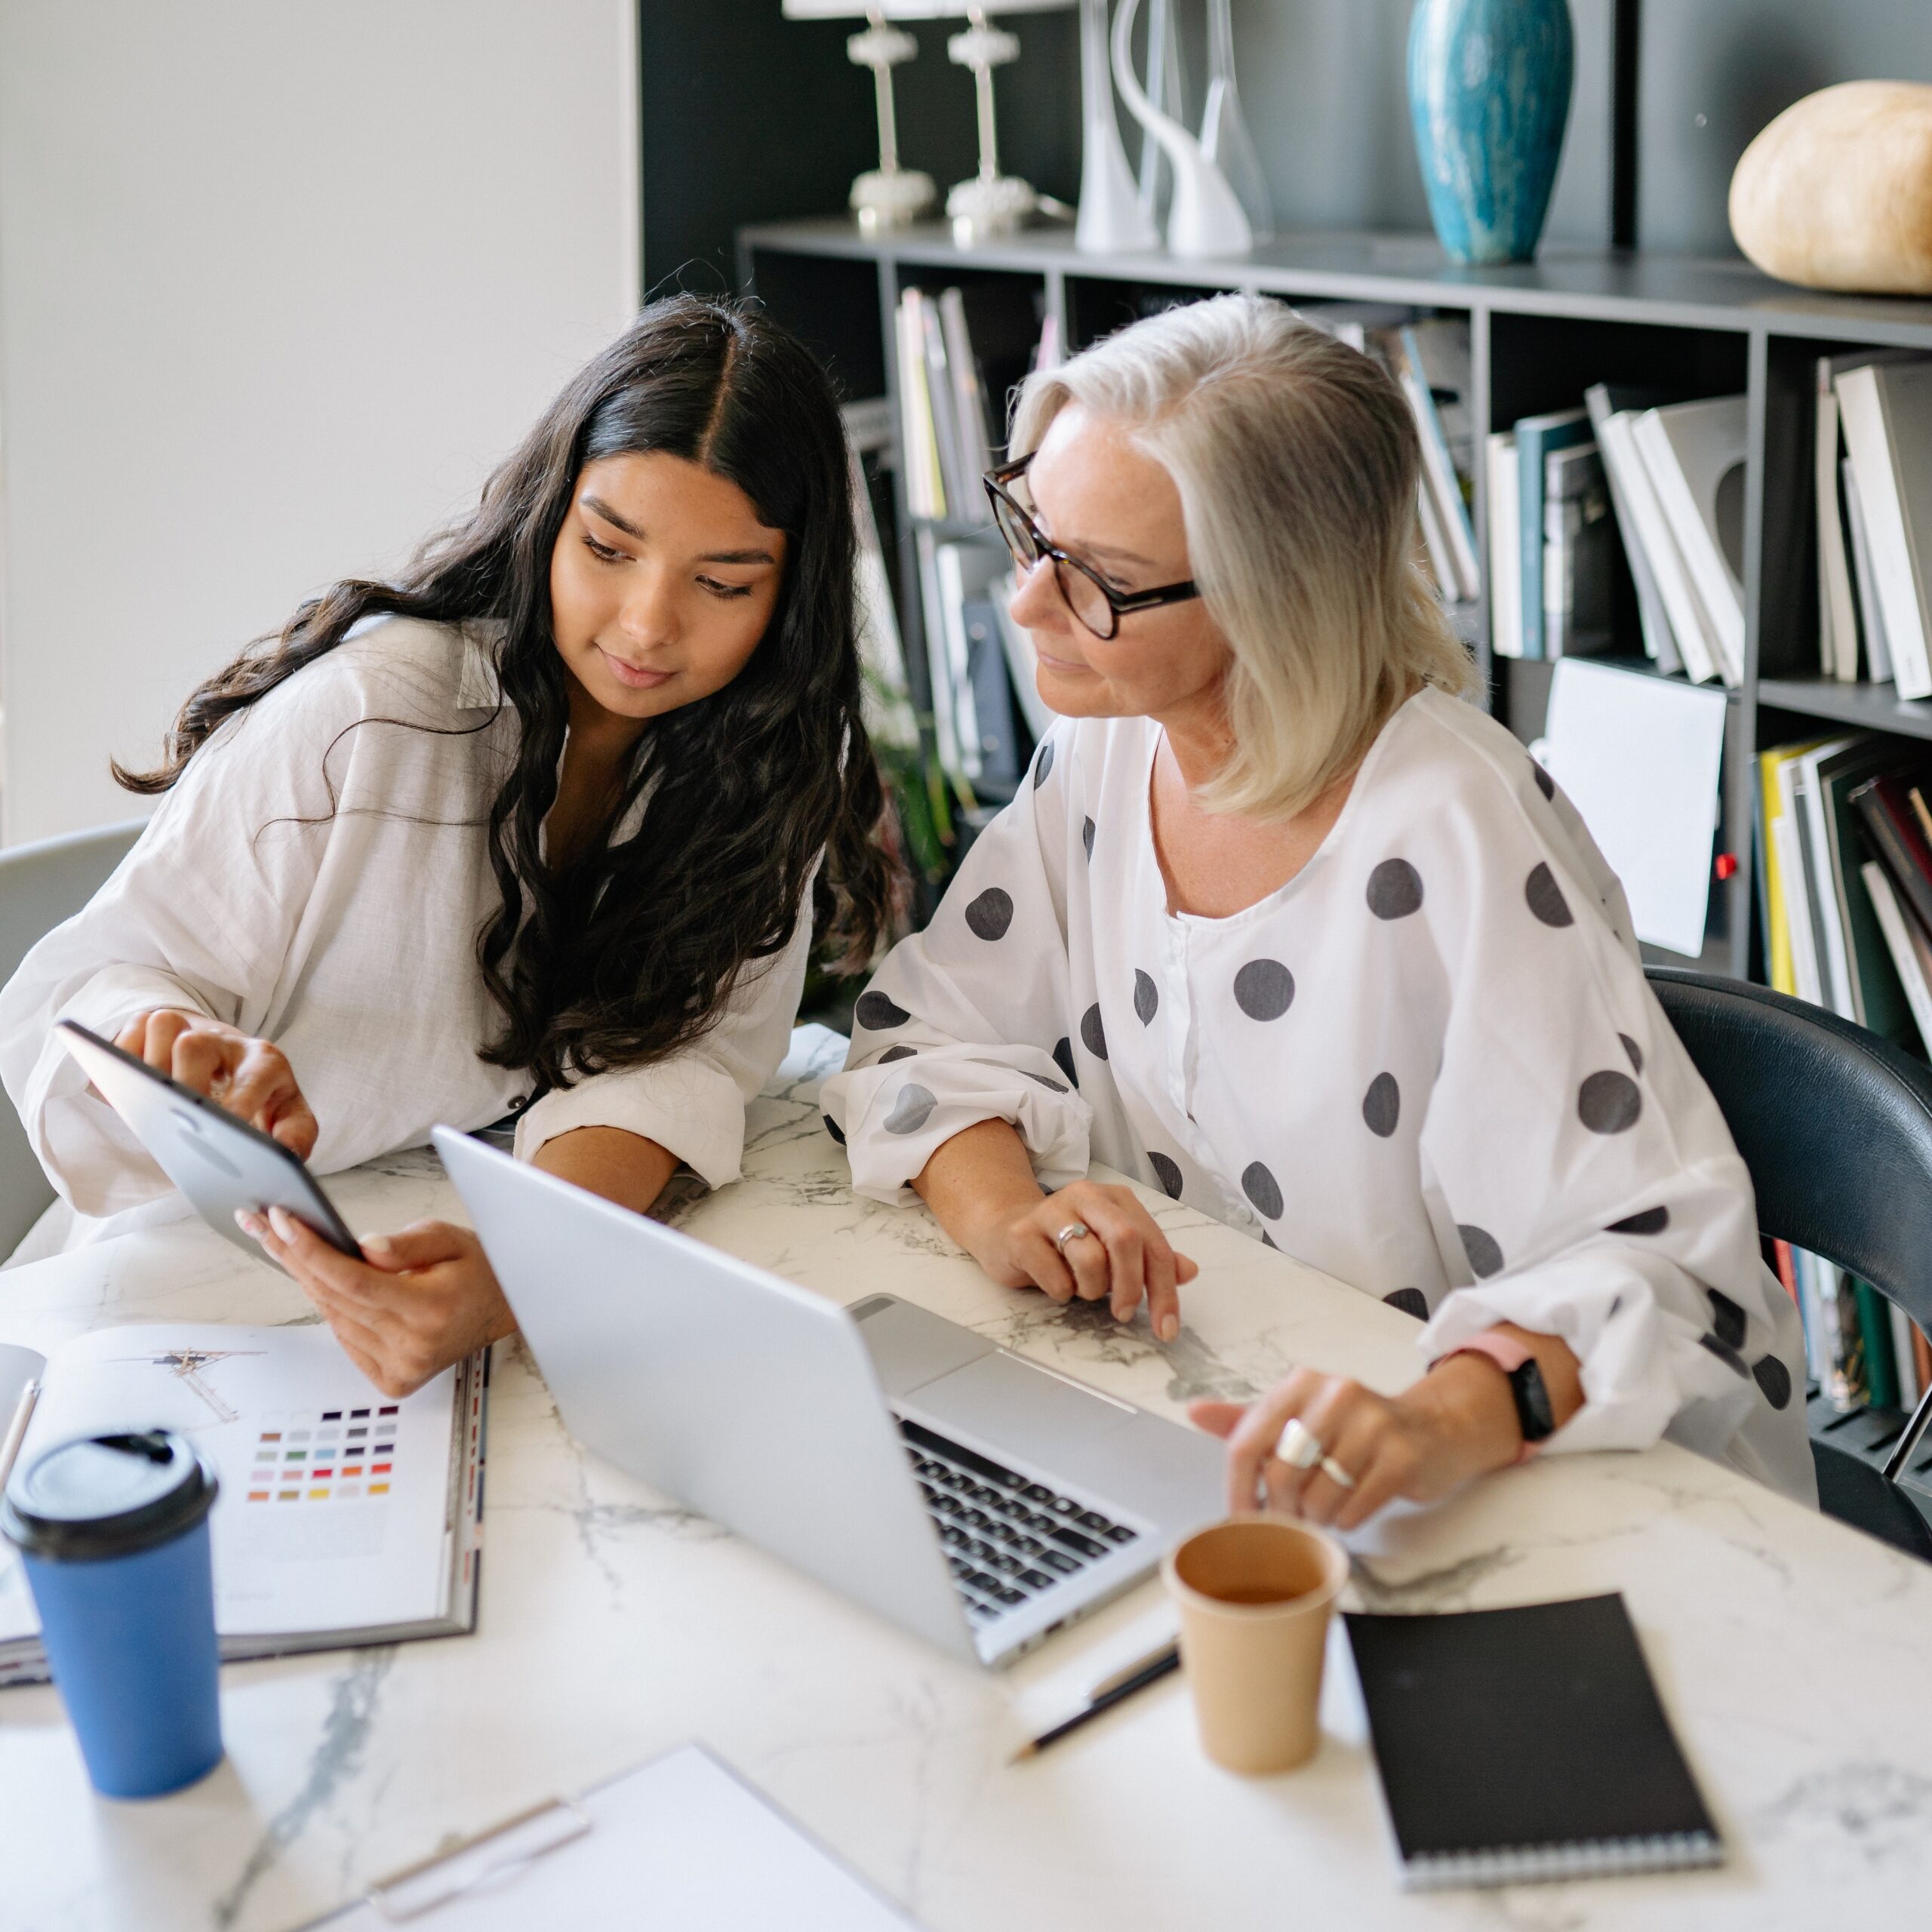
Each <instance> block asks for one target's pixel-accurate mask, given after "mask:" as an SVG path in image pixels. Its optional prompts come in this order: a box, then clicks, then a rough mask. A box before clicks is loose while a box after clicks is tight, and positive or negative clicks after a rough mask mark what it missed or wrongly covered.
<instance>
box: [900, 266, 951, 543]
mask: <svg viewBox="0 0 1932 1932" xmlns="http://www.w3.org/2000/svg"><path fill="white" fill-rule="evenodd" d="M925 302H926V298H925V296H924V293H923V291H921V290H919V289H916V288H909V289H907V290H906V291H905V293H904V294H903V295H901V296H900V298H899V307H898V309H897V311H896V312H895V318H894V320H895V329H894V335H895V340H896V346H897V351H898V362H899V408H900V460H901V462H902V463H903V466H904V469H905V481H906V508H907V509H909V511H910V512H912V515H914V516H917V517H927V518H940V517H943V516H944V515H946V479H945V478H944V476H943V474H942V473H941V472H940V457H939V441H938V431H937V428H936V427H935V426H934V420H933V397H932V392H931V385H930V383H929V381H928V371H927V361H926V321H925Z"/></svg>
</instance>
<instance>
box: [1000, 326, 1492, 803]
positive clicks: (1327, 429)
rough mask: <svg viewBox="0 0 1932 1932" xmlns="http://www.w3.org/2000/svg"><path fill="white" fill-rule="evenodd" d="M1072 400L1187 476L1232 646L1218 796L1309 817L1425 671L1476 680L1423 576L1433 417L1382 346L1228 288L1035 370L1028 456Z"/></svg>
mask: <svg viewBox="0 0 1932 1932" xmlns="http://www.w3.org/2000/svg"><path fill="white" fill-rule="evenodd" d="M1070 404H1078V405H1079V406H1080V407H1081V408H1083V409H1084V410H1086V411H1088V412H1089V413H1090V414H1092V415H1094V416H1098V417H1106V418H1107V419H1109V420H1111V421H1113V422H1115V423H1121V424H1124V425H1126V426H1129V427H1130V428H1131V430H1132V432H1133V437H1134V442H1135V444H1136V445H1137V447H1138V448H1141V449H1143V450H1145V451H1146V453H1147V454H1149V456H1151V457H1152V458H1153V459H1154V460H1155V462H1157V463H1159V464H1160V465H1161V467H1162V468H1163V469H1165V470H1166V471H1167V472H1168V475H1170V476H1171V477H1172V478H1174V484H1175V486H1176V487H1177V488H1178V490H1179V491H1180V500H1181V513H1182V516H1183V519H1184V521H1185V525H1186V537H1187V547H1188V553H1189V557H1190V558H1191V559H1192V572H1193V576H1194V579H1195V582H1196V583H1198V584H1199V586H1201V598H1202V601H1204V604H1205V605H1206V607H1207V612H1208V614H1209V615H1210V616H1211V617H1212V618H1213V619H1214V622H1215V623H1216V624H1217V625H1218V626H1220V629H1221V632H1222V633H1223V635H1224V636H1225V637H1226V639H1227V643H1228V647H1229V651H1230V653H1231V654H1232V662H1231V663H1230V665H1229V669H1228V672H1227V678H1226V688H1225V701H1226V709H1227V718H1228V723H1229V728H1230V730H1231V731H1232V734H1233V737H1234V743H1235V749H1234V752H1233V753H1232V755H1231V756H1230V758H1229V760H1228V761H1227V763H1226V764H1225V765H1224V766H1223V768H1222V769H1221V770H1220V772H1219V773H1217V774H1216V776H1215V777H1214V780H1213V781H1212V782H1211V784H1209V785H1208V786H1205V787H1204V788H1203V789H1202V792H1201V802H1202V803H1203V804H1206V805H1207V806H1209V807H1210V808H1212V809H1213V810H1215V811H1226V812H1238V813H1242V814H1248V815H1251V816H1254V817H1260V818H1268V819H1283V818H1288V817H1292V816H1293V815H1294V814H1295V813H1297V812H1298V811H1301V810H1303V808H1305V807H1306V806H1307V805H1309V804H1311V803H1312V801H1314V800H1315V798H1318V797H1319V796H1320V795H1321V793H1322V792H1324V791H1325V790H1326V789H1327V787H1328V786H1330V785H1331V784H1333V783H1334V782H1335V781H1336V780H1337V779H1339V778H1340V777H1343V775H1344V774H1346V773H1348V772H1349V771H1352V770H1353V769H1354V768H1355V766H1356V765H1357V764H1359V763H1360V762H1361V759H1362V757H1363V756H1364V754H1365V753H1366V752H1367V750H1368V748H1369V746H1371V744H1372V743H1374V740H1375V737H1376V734H1377V733H1378V732H1379V731H1380V730H1381V728H1382V727H1383V725H1384V724H1386V723H1387V722H1388V721H1389V718H1390V717H1391V716H1392V715H1393V714H1394V712H1395V710H1396V709H1397V708H1398V706H1400V705H1401V703H1403V701H1404V700H1405V699H1406V698H1407V697H1408V696H1409V695H1410V694H1411V693H1412V692H1413V691H1414V690H1416V689H1417V687H1418V686H1420V685H1435V686H1436V687H1438V688H1439V689H1441V690H1443V691H1448V692H1451V693H1452V694H1460V693H1463V692H1464V691H1467V690H1468V689H1469V687H1470V686H1471V685H1472V683H1473V682H1474V681H1475V671H1474V668H1473V666H1472V664H1471V662H1470V659H1469V653H1468V652H1467V651H1466V650H1465V649H1464V648H1463V646H1462V645H1461V644H1460V643H1459V642H1458V641H1457V639H1456V637H1455V635H1454V633H1453V632H1451V629H1450V628H1449V625H1448V622H1447V619H1446V618H1445V617H1444V614H1443V612H1442V610H1441V606H1440V605H1438V603H1437V601H1436V600H1435V595H1434V593H1433V592H1432V590H1431V589H1430V587H1429V584H1428V583H1427V582H1426V580H1425V579H1424V577H1423V570H1422V562H1421V557H1420V552H1419V549H1418V547H1417V512H1416V486H1417V476H1418V474H1419V466H1420V461H1421V451H1420V445H1419V444H1418V443H1417V435H1416V429H1415V423H1414V418H1413V417H1411V414H1410V413H1409V408H1408V405H1407V402H1406V401H1404V398H1403V395H1402V392H1401V389H1399V388H1398V386H1396V383H1395V380H1394V379H1393V378H1392V377H1390V376H1389V374H1388V373H1387V372H1386V371H1385V370H1383V368H1380V366H1379V365H1377V363H1375V362H1374V361H1371V359H1370V358H1368V357H1367V356H1366V355H1358V353H1357V352H1355V350H1354V349H1349V348H1346V347H1345V346H1343V344H1342V343H1340V342H1337V340H1335V339H1334V337H1332V336H1330V335H1327V334H1324V333H1323V332H1322V331H1321V330H1320V329H1318V328H1314V327H1312V326H1311V325H1309V324H1308V323H1306V322H1304V321H1301V320H1300V318H1298V317H1297V315H1295V314H1294V312H1293V311H1292V310H1291V309H1288V308H1287V306H1285V305H1284V304H1283V303H1279V302H1275V301H1270V300H1268V299H1267V298H1266V297H1262V296H1256V295H1221V296H1217V297H1214V298H1213V299H1212V300H1209V301H1205V302H1196V303H1190V304H1189V305H1188V306H1186V307H1183V308H1176V309H1168V311H1166V312H1165V313H1164V314H1161V315H1154V316H1150V317H1149V318H1148V319H1147V320H1146V321H1140V322H1136V323H1134V325H1132V326H1131V328H1124V329H1122V330H1121V331H1120V333H1119V334H1117V335H1112V336H1109V337H1107V338H1106V340H1104V341H1103V342H1100V343H1096V344H1095V345H1094V347H1092V348H1091V349H1086V350H1084V351H1083V352H1081V354H1079V355H1076V356H1075V357H1073V358H1072V359H1071V360H1070V361H1067V362H1065V363H1063V365H1061V366H1060V368H1057V369H1054V370H1050V371H1041V372H1040V373H1038V374H1035V375H1033V376H1032V377H1029V378H1028V380H1027V381H1026V385H1025V386H1024V387H1023V389H1021V391H1020V397H1019V401H1018V403H1017V408H1016V410H1015V413H1014V434H1013V451H1014V454H1015V455H1016V456H1024V455H1026V454H1028V453H1029V452H1030V451H1033V450H1035V449H1037V448H1038V447H1039V445H1040V442H1041V439H1042V438H1044V436H1045V435H1046V433H1047V429H1048V425H1049V424H1051V423H1052V421H1053V420H1054V417H1057V415H1059V414H1060V411H1062V410H1063V409H1065V408H1067V407H1068V406H1069V405H1070ZM1130 621H1131V620H1130Z"/></svg>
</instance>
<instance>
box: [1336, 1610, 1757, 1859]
mask: <svg viewBox="0 0 1932 1932" xmlns="http://www.w3.org/2000/svg"><path fill="white" fill-rule="evenodd" d="M1346 1622H1347V1624H1348V1631H1349V1644H1350V1646H1351V1647H1352V1649H1353V1650H1354V1651H1355V1669H1356V1672H1357V1673H1358V1675H1359V1676H1360V1678H1361V1687H1362V1696H1363V1698H1364V1701H1365V1702H1366V1703H1367V1706H1368V1724H1369V1731H1370V1734H1371V1737H1372V1738H1373V1740H1374V1746H1375V1759H1376V1764H1377V1767H1378V1768H1379V1769H1380V1771H1381V1774H1382V1789H1383V1796H1384V1797H1385V1798H1386V1799H1387V1801H1388V1806H1389V1823H1390V1824H1391V1825H1392V1826H1393V1828H1394V1831H1395V1844H1396V1849H1397V1851H1398V1854H1399V1856H1400V1857H1401V1866H1402V1882H1403V1884H1404V1887H1407V1888H1408V1889H1410V1890H1423V1889H1426V1888H1429V1887H1439V1886H1450V1885H1506V1884H1518V1883H1521V1882H1522V1881H1527V1880H1531V1879H1540V1878H1596V1877H1600V1876H1603V1875H1607V1874H1612V1873H1620V1872H1663V1871H1672V1870H1676V1869H1681V1868H1683V1867H1685V1866H1697V1865H1717V1864H1720V1863H1722V1862H1723V1859H1724V1847H1723V1844H1722V1842H1721V1841H1720V1840H1719V1838H1718V1835H1717V1830H1716V1828H1715V1826H1713V1825H1712V1823H1711V1818H1710V1814H1709V1812H1708V1811H1706V1810H1705V1808H1704V1801H1703V1798H1702V1797H1701V1796H1700V1795H1699V1793H1698V1790H1697V1785H1696V1783H1695V1782H1694V1780H1693V1779H1692V1777H1691V1776H1690V1767H1689V1766H1688V1765H1687V1764H1685V1763H1684V1754H1683V1752H1681V1751H1680V1750H1679V1749H1678V1744H1677V1740H1676V1739H1675V1737H1673V1736H1672V1733H1671V1728H1670V1723H1669V1719H1668V1718H1666V1716H1665V1715H1664V1711H1663V1705H1662V1704H1661V1703H1659V1702H1658V1700H1657V1687H1656V1685H1655V1684H1653V1683H1652V1681H1651V1673H1650V1670H1649V1669H1648V1667H1647V1666H1646V1665H1645V1663H1644V1654H1643V1651H1642V1650H1641V1648H1640V1647H1638V1642H1637V1632H1636V1631H1635V1629H1633V1628H1632V1625H1631V1622H1630V1617H1629V1612H1628V1611H1626V1609H1625V1608H1624V1607H1623V1598H1622V1597H1621V1596H1602V1597H1579V1598H1575V1599H1574V1600H1573V1601H1569V1602H1567V1603H1542V1604H1526V1605H1524V1607H1521V1609H1516V1610H1478V1611H1463V1612H1460V1613H1457V1614H1451V1615H1444V1616H1439V1617H1383V1616H1374V1615H1366V1614H1360V1613H1351V1614H1349V1616H1348V1617H1347V1618H1346Z"/></svg>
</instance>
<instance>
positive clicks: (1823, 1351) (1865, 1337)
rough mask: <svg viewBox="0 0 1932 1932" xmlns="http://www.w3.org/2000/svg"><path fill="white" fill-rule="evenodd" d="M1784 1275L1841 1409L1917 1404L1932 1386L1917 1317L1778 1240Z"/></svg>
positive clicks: (1828, 1394) (1828, 1395)
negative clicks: (1916, 1320) (1914, 1318)
mask: <svg viewBox="0 0 1932 1932" xmlns="http://www.w3.org/2000/svg"><path fill="white" fill-rule="evenodd" d="M1772 1246H1773V1247H1774V1249H1775V1250H1776V1251H1777V1271H1778V1278H1779V1279H1780V1281H1782V1282H1783V1284H1784V1286H1785V1290H1786V1293H1787V1294H1789V1295H1790V1296H1791V1297H1792V1300H1794V1301H1795V1302H1796V1303H1797V1304H1798V1314H1799V1316H1800V1318H1801V1319H1802V1321H1803V1322H1804V1355H1805V1367H1806V1368H1807V1371H1808V1372H1809V1374H1810V1379H1811V1380H1813V1381H1814V1382H1815V1383H1817V1385H1818V1387H1819V1389H1820V1392H1822V1393H1823V1395H1824V1397H1825V1399H1826V1401H1828V1402H1829V1403H1830V1404H1831V1405H1832V1407H1833V1408H1835V1409H1837V1410H1839V1411H1842V1412H1844V1413H1845V1414H1857V1411H1860V1410H1861V1409H1864V1408H1881V1409H1905V1410H1907V1411H1909V1410H1912V1409H1914V1408H1915V1407H1918V1403H1919V1401H1920V1399H1921V1397H1923V1395H1924V1393H1925V1392H1926V1390H1927V1389H1928V1388H1932V1346H1928V1345H1927V1341H1926V1338H1925V1336H1924V1333H1923V1331H1921V1329H1920V1328H1919V1327H1918V1324H1917V1323H1916V1322H1915V1321H1913V1320H1912V1318H1911V1317H1910V1316H1909V1315H1907V1314H1906V1312H1905V1311H1904V1310H1903V1309H1900V1308H1897V1307H1895V1306H1894V1305H1893V1304H1892V1303H1890V1302H1888V1301H1887V1300H1886V1299H1885V1297H1884V1296H1883V1295H1881V1294H1879V1292H1878V1290H1877V1289H1876V1288H1875V1287H1872V1285H1871V1284H1870V1283H1869V1281H1860V1280H1859V1279H1857V1277H1856V1276H1854V1275H1849V1274H1847V1272H1845V1271H1844V1269H1842V1268H1841V1267H1839V1266H1838V1265H1837V1264H1836V1263H1835V1262H1830V1261H1827V1260H1824V1259H1823V1257H1822V1256H1820V1255H1816V1254H1806V1253H1805V1251H1804V1250H1803V1249H1802V1248H1795V1247H1792V1245H1791V1244H1790V1243H1789V1242H1788V1241H1774V1242H1773V1243H1772Z"/></svg>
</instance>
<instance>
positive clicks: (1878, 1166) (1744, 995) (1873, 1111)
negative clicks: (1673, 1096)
mask: <svg viewBox="0 0 1932 1932" xmlns="http://www.w3.org/2000/svg"><path fill="white" fill-rule="evenodd" d="M1648 977H1649V980H1650V982H1651V986H1652V987H1653V989H1654V990H1655V992H1656V993H1657V998H1659V1000H1660V1001H1662V1002H1663V1010H1664V1011H1665V1012H1666V1014H1668V1015H1669V1018H1670V1023H1671V1024H1672V1026H1674V1027H1675V1029H1677V1034H1678V1038H1680V1039H1681V1040H1682V1041H1683V1042H1684V1048H1685V1049H1686V1051H1687V1052H1688V1053H1689V1054H1690V1057H1691V1059H1692V1060H1693V1061H1694V1063H1696V1066H1697V1071H1698V1072H1700V1073H1701V1074H1702V1075H1703V1076H1704V1079H1705V1081H1706V1084H1708V1085H1709V1088H1710V1090H1711V1091H1712V1094H1714V1095H1715V1097H1716V1099H1717V1103H1718V1107H1719V1109H1721V1111H1722V1112H1723V1114H1724V1119H1725V1121H1726V1122H1727V1124H1728V1125H1729V1127H1730V1131H1731V1137H1732V1138H1733V1139H1734V1140H1736V1142H1737V1151H1738V1152H1740V1154H1742V1155H1743V1157H1744V1164H1745V1165H1746V1167H1747V1168H1749V1169H1750V1170H1751V1181H1752V1186H1753V1187H1754V1188H1755V1189H1756V1190H1757V1195H1758V1226H1759V1228H1760V1229H1761V1230H1762V1231H1763V1232H1764V1233H1766V1234H1768V1235H1775V1236H1777V1238H1780V1239H1781V1240H1784V1241H1789V1242H1790V1243H1791V1244H1792V1246H1793V1247H1802V1248H1808V1249H1809V1250H1810V1251H1811V1252H1812V1253H1813V1254H1819V1255H1823V1257H1825V1259H1826V1260H1828V1261H1835V1262H1836V1263H1838V1266H1840V1267H1841V1268H1844V1269H1848V1270H1849V1271H1850V1272H1851V1273H1852V1274H1854V1275H1857V1276H1858V1277H1859V1278H1860V1280H1862V1281H1869V1282H1870V1283H1871V1284H1872V1286H1873V1287H1875V1288H1876V1289H1877V1290H1878V1291H1879V1293H1880V1294H1883V1295H1884V1296H1885V1297H1887V1298H1888V1299H1889V1300H1892V1301H1894V1302H1896V1303H1898V1305H1899V1306H1900V1307H1901V1308H1902V1309H1904V1310H1905V1312H1906V1314H1908V1315H1910V1316H1911V1317H1912V1319H1913V1320H1914V1321H1916V1322H1917V1323H1918V1325H1919V1326H1920V1327H1921V1328H1924V1329H1926V1330H1927V1331H1928V1332H1932V1068H1928V1067H1927V1066H1924V1065H1923V1064H1922V1063H1920V1062H1919V1061H1918V1060H1914V1059H1913V1058H1912V1057H1911V1056H1910V1055H1909V1054H1906V1053H1903V1052H1902V1051H1900V1049H1899V1048H1897V1047H1894V1045H1892V1044H1891V1043H1890V1041H1887V1040H1883V1039H1881V1038H1879V1037H1878V1035H1877V1034H1875V1033H1872V1032H1868V1031H1867V1030H1866V1029H1865V1028H1864V1027H1863V1026H1854V1024H1853V1023H1851V1022H1850V1020H1841V1019H1840V1018H1839V1017H1838V1016H1837V1014H1832V1013H1827V1012H1826V1011H1824V1009H1823V1008H1821V1007H1817V1006H1812V1005H1810V1004H1807V1003H1806V1002H1804V1001H1801V1000H1795V999H1790V998H1786V995H1784V994H1783V993H1776V992H1771V991H1770V989H1768V988H1767V987H1764V986H1749V985H1747V984H1746V983H1744V982H1743V980H1720V979H1715V978H1712V977H1710V976H1709V975H1708V974H1703V973H1688V972H1682V971H1678V970H1676V969H1675V968H1667V967H1659V966H1654V967H1651V968H1650V969H1649V971H1648Z"/></svg>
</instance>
